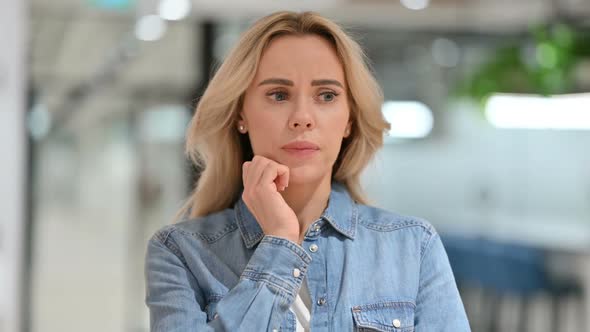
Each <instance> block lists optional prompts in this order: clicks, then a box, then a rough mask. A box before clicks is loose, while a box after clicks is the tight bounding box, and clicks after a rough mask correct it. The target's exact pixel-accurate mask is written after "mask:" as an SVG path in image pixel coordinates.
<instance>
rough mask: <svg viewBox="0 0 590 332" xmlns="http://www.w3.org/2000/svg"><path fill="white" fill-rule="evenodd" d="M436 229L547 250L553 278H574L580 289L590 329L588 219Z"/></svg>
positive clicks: (466, 225)
mask: <svg viewBox="0 0 590 332" xmlns="http://www.w3.org/2000/svg"><path fill="white" fill-rule="evenodd" d="M436 228H437V230H438V231H439V232H440V233H447V234H460V235H465V236H473V237H486V238H489V239H494V240H499V241H508V242H512V243H519V244H526V245H530V246H533V247H537V248H540V249H543V250H545V251H546V252H547V253H548V260H549V261H548V263H549V264H548V267H549V270H550V273H551V275H552V276H554V277H555V278H560V279H573V280H577V281H578V282H579V283H580V284H581V286H582V289H583V303H584V304H583V305H584V308H583V310H584V312H585V317H586V319H585V329H584V331H590V296H589V295H590V221H589V222H588V223H587V224H586V225H584V224H583V223H576V224H568V223H565V222H562V223H537V224H532V223H531V222H519V221H517V220H512V221H510V222H508V221H507V222H494V223H486V224H482V223H478V224H467V223H458V224H447V225H445V224H441V225H437V226H436Z"/></svg>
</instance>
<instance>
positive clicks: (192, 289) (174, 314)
mask: <svg viewBox="0 0 590 332" xmlns="http://www.w3.org/2000/svg"><path fill="white" fill-rule="evenodd" d="M168 241H172V240H169V239H168V237H167V239H166V240H165V241H162V239H161V238H158V237H153V238H152V239H151V240H150V241H149V243H148V248H147V253H146V264H145V276H146V305H147V306H148V308H149V313H150V330H151V331H166V332H174V331H176V332H180V331H273V330H275V329H276V330H279V328H280V323H281V322H282V321H283V319H284V316H285V314H286V313H287V311H288V310H289V308H290V307H291V304H292V303H293V301H294V300H295V297H296V296H297V293H298V291H299V288H300V287H301V283H302V281H303V278H304V277H305V274H306V272H307V267H308V265H309V263H310V262H311V256H310V255H309V254H307V253H306V252H305V250H304V249H303V248H302V247H301V246H299V245H298V244H296V243H294V242H292V241H290V240H287V239H285V238H281V237H275V236H269V235H267V236H265V237H264V238H263V239H262V240H261V241H260V243H259V244H258V247H257V248H256V250H255V251H254V253H253V254H252V257H251V258H250V260H249V262H248V264H247V266H246V268H245V269H244V271H243V272H242V275H241V276H240V279H239V282H238V283H237V285H236V286H235V287H234V288H232V289H231V290H230V291H229V292H228V293H227V294H226V295H225V296H224V297H223V298H222V299H221V300H220V301H219V302H218V303H217V305H216V315H215V316H214V318H213V319H211V317H210V318H209V319H208V317H207V313H206V312H205V311H204V309H203V305H204V304H205V301H204V296H203V294H202V293H203V292H202V290H201V289H200V287H199V285H198V282H197V280H196V278H195V277H194V275H193V273H199V271H190V270H189V269H188V268H187V266H186V264H185V261H184V259H183V257H182V253H181V252H180V251H179V250H178V248H177V247H174V245H172V244H168V243H167V242H168ZM203 266H204V265H203Z"/></svg>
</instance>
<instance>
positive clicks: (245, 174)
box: [242, 161, 252, 188]
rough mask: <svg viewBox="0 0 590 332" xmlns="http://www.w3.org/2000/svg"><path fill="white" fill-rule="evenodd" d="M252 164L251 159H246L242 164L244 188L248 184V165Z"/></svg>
mask: <svg viewBox="0 0 590 332" xmlns="http://www.w3.org/2000/svg"><path fill="white" fill-rule="evenodd" d="M251 164H252V162H251V161H246V162H244V163H243V164H242V184H243V185H244V188H246V187H247V186H248V182H247V179H248V171H249V169H250V165H251Z"/></svg>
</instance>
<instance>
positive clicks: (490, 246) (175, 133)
mask: <svg viewBox="0 0 590 332" xmlns="http://www.w3.org/2000/svg"><path fill="white" fill-rule="evenodd" d="M279 9H294V10H315V11H318V12H320V13H322V14H324V15H326V16H328V17H330V18H333V19H335V20H337V21H338V22H340V23H342V24H343V25H344V26H345V27H346V28H347V29H348V30H349V31H351V32H352V33H353V35H354V37H355V38H356V39H357V40H358V41H359V42H360V43H361V45H362V46H363V47H364V48H365V49H366V51H367V54H368V56H369V58H370V60H371V63H372V66H373V68H374V70H375V74H376V76H377V78H378V80H379V82H380V84H381V85H382V87H383V90H384V93H385V97H386V100H387V101H386V103H385V104H384V105H383V112H384V114H385V116H386V117H387V118H388V119H390V120H391V122H392V124H393V129H392V132H391V133H390V137H387V142H386V145H385V147H384V148H383V149H382V150H381V151H380V153H379V154H378V155H377V157H376V159H375V161H374V162H373V163H372V164H371V166H370V168H369V170H368V171H367V172H366V174H365V176H364V182H365V184H366V188H367V192H368V194H369V196H370V197H371V198H372V199H373V201H374V203H375V204H376V205H378V206H381V207H384V208H386V209H389V210H394V211H397V212H400V213H404V214H410V215H416V216H421V217H424V218H426V219H428V220H429V221H431V222H432V223H433V224H434V226H435V227H437V229H438V230H439V232H440V233H441V234H442V236H443V240H444V241H445V244H446V245H447V248H448V252H449V257H450V259H451V264H452V266H453V268H454V270H455V273H456V277H457V281H458V283H459V285H460V287H461V294H462V296H463V299H464V301H465V305H466V307H467V311H468V315H469V317H470V320H471V324H472V329H473V330H474V331H493V330H496V331H590V325H589V324H590V322H589V321H587V320H586V319H585V318H586V317H588V316H589V315H590V300H589V298H588V294H589V293H588V291H589V288H590V94H588V93H587V92H590V1H588V0H520V1H508V0H501V1H498V0H470V1H467V0H431V1H428V0H401V1H399V0H315V1H311V0H305V1H287V0H249V1H237V0H231V1H230V0H224V1H213V0H190V1H189V0H184V1H183V0H135V1H133V0H53V1H45V0H30V1H18V0H15V1H10V0H4V1H3V2H2V3H1V4H0V21H2V22H6V23H7V24H3V26H5V28H4V29H2V31H1V32H0V36H1V37H2V38H1V39H0V42H2V44H3V45H2V49H3V52H1V53H2V54H0V55H1V56H0V138H1V139H0V147H1V148H2V150H1V151H2V152H3V154H2V155H3V157H2V158H3V159H2V160H3V162H2V165H0V172H1V173H2V174H1V175H0V179H1V182H0V193H1V195H2V197H1V198H2V203H1V204H2V205H1V206H2V209H3V211H5V213H4V216H3V217H2V218H3V219H1V220H0V221H1V222H0V294H2V296H0V331H63V332H66V331H89V332H90V331H97V332H98V331H101V332H102V331H148V329H149V326H148V312H147V308H146V307H145V305H144V302H143V300H144V280H143V259H144V252H145V246H146V241H147V239H148V237H149V236H151V234H153V232H154V231H155V230H156V229H158V228H160V227H161V226H163V225H165V224H167V223H169V222H170V221H171V218H172V216H173V214H174V213H175V212H176V210H177V209H178V208H179V206H180V204H181V202H182V200H183V199H184V198H185V196H186V195H187V193H188V190H189V188H190V187H191V178H192V175H191V174H192V169H191V167H190V165H189V164H188V163H187V161H186V159H185V158H184V155H183V139H184V130H185V127H186V124H187V122H188V121H189V119H190V116H191V114H192V111H193V108H194V105H195V101H196V100H197V98H198V96H199V95H200V94H201V93H202V91H203V89H204V87H205V86H206V84H207V80H208V78H209V76H210V74H211V72H212V68H214V67H215V65H216V64H218V63H219V62H220V61H221V60H222V59H223V56H224V54H225V53H226V52H227V50H228V49H229V47H231V46H232V45H233V44H234V43H235V41H236V40H237V38H238V36H239V34H240V33H241V32H242V31H243V30H244V29H245V28H246V27H247V26H248V24H249V23H251V22H252V21H253V20H254V19H256V18H258V17H260V16H261V15H265V14H268V13H270V12H272V11H275V10H279ZM556 325H557V327H556Z"/></svg>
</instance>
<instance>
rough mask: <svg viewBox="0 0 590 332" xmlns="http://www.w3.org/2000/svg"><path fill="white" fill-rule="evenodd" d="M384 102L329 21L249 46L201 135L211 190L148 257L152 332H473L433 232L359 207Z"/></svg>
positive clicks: (225, 71)
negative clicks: (366, 168) (470, 330)
mask: <svg viewBox="0 0 590 332" xmlns="http://www.w3.org/2000/svg"><path fill="white" fill-rule="evenodd" d="M382 100H383V97H382V94H381V90H380V88H379V86H378V85H377V83H376V81H375V79H374V78H373V76H372V75H371V72H370V71H369V69H368V67H367V65H366V61H365V58H364V55H363V52H362V50H361V49H360V48H359V46H358V44H357V43H355V42H354V41H353V40H352V39H351V38H350V37H349V36H348V35H347V34H345V33H344V32H343V31H342V29H341V28H340V27H339V26H338V25H336V24H335V23H333V22H331V21H329V20H327V19H326V18H323V17H321V16H319V15H317V14H315V13H310V12H304V13H294V12H279V13H276V14H273V15H270V16H267V17H264V18H262V19H260V20H259V21H257V22H256V23H255V24H254V25H253V26H252V27H251V28H250V29H249V30H248V31H246V32H245V34H244V35H243V36H242V38H241V39H240V41H239V42H238V44H237V45H236V46H235V48H234V49H233V50H232V51H231V52H230V54H229V55H228V56H227V58H226V60H225V61H224V63H223V64H222V65H221V67H220V68H219V70H218V71H217V73H216V74H215V76H214V77H213V79H212V80H211V82H210V83H209V86H208V87H207V90H206V91H205V93H204V95H203V96H202V98H201V100H200V102H199V105H198V107H197V110H196V113H195V117H194V118H193V119H192V121H191V125H190V127H189V128H188V134H187V143H186V150H187V154H189V155H190V156H191V158H192V160H193V161H194V162H195V163H197V164H199V165H200V166H201V167H202V168H204V170H203V172H202V175H201V177H200V179H199V181H198V183H197V185H196V187H195V190H194V192H193V194H192V196H191V197H190V198H189V200H188V201H187V203H186V204H185V206H184V207H183V209H182V210H181V211H180V212H179V218H180V219H181V220H180V221H179V222H177V223H174V224H173V225H168V226H166V227H163V228H162V229H160V230H159V231H158V232H156V233H155V234H154V236H153V237H152V238H151V239H150V241H149V244H148V248H147V256H146V281H147V294H146V303H147V306H148V307H149V309H150V320H151V329H152V331H309V330H312V331H361V330H362V331H365V330H367V331H368V330H370V331H424V332H435V331H453V332H460V331H469V324H468V322H467V318H466V315H465V311H464V308H463V305H462V303H461V300H460V297H459V293H458V291H457V287H456V285H455V281H454V278H453V274H452V272H451V269H450V267H449V263H448V259H447V256H446V253H445V251H444V248H443V246H442V244H441V241H440V238H439V236H438V234H437V233H436V231H435V230H434V228H433V227H432V226H431V225H430V224H429V223H428V222H426V221H424V220H421V219H419V218H415V217H407V216H401V215H398V214H395V213H392V212H388V211H385V210H382V209H379V208H376V207H372V206H369V205H367V204H368V203H367V200H366V199H365V197H364V195H363V193H362V190H361V186H360V175H361V172H362V171H363V169H364V168H365V166H366V165H367V164H368V163H369V161H370V159H371V158H372V157H373V155H374V154H375V152H376V150H377V149H379V148H380V147H381V146H382V143H383V135H384V133H385V132H386V130H387V129H388V128H389V125H388V124H387V122H386V121H385V120H384V119H383V116H382V115H381V111H380V110H381V103H382Z"/></svg>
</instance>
